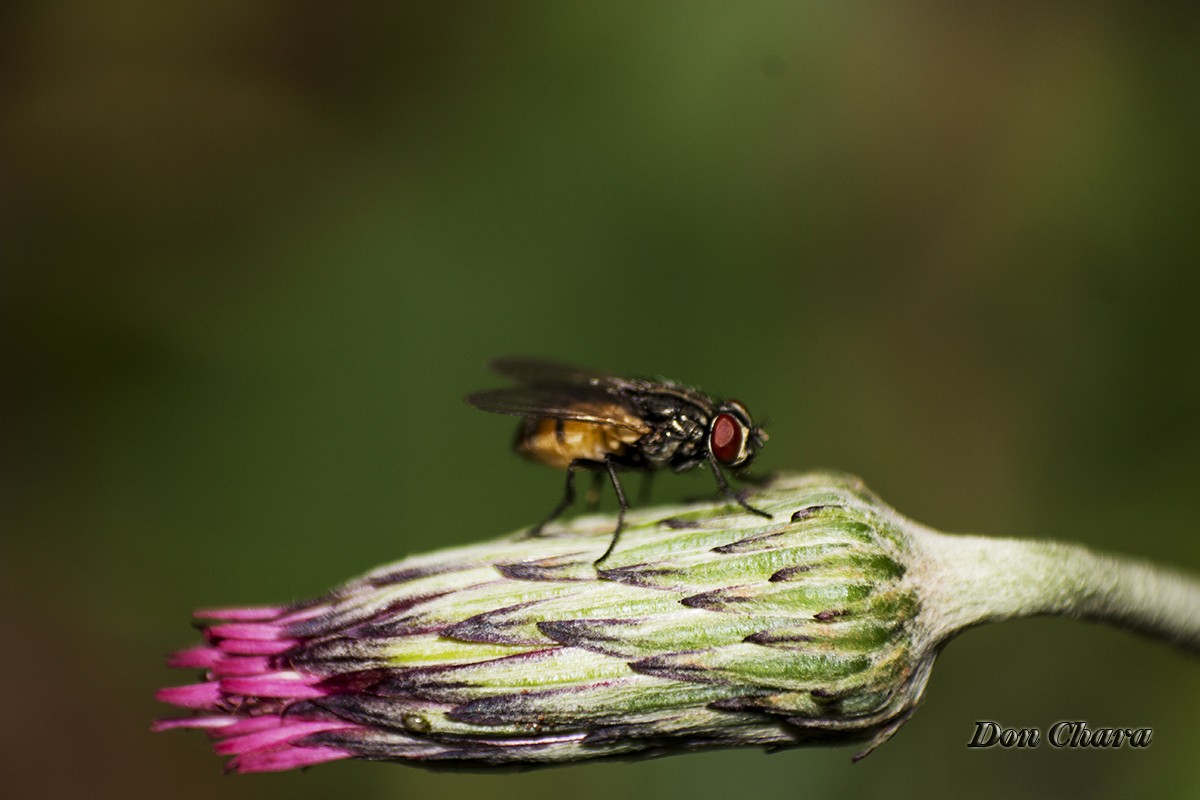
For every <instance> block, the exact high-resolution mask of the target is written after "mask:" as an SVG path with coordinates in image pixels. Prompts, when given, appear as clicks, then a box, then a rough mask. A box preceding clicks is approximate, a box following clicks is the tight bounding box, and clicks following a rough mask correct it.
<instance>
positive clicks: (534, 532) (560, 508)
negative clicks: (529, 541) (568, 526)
mask: <svg viewBox="0 0 1200 800" xmlns="http://www.w3.org/2000/svg"><path fill="white" fill-rule="evenodd" d="M587 466H589V462H588V461H587V460H585V459H582V458H576V459H575V460H573V461H572V462H571V463H570V464H568V465H567V484H566V486H565V487H564V489H563V496H562V499H561V500H559V501H558V505H556V506H555V507H554V510H553V511H551V512H550V516H548V517H546V518H545V519H544V520H542V521H541V522H539V523H538V524H537V525H534V526H533V527H532V528H530V529H529V532H528V533H526V534H525V535H526V536H527V537H534V536H541V535H542V528H544V527H546V526H547V525H549V524H550V523H551V522H553V521H554V520H556V519H558V518H559V517H560V516H561V515H562V513H563V512H564V511H566V510H567V509H568V508H570V506H571V504H572V503H574V502H575V470H577V469H580V468H586V467H587Z"/></svg>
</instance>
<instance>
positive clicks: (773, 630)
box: [155, 474, 1200, 772]
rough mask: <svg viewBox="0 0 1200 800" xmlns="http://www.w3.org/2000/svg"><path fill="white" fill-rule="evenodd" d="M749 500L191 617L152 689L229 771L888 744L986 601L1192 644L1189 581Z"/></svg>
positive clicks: (1009, 612) (424, 562)
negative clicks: (193, 624) (191, 632)
mask: <svg viewBox="0 0 1200 800" xmlns="http://www.w3.org/2000/svg"><path fill="white" fill-rule="evenodd" d="M753 503H754V505H755V506H757V507H760V508H763V509H765V510H766V511H768V512H770V513H771V514H772V515H773V519H771V520H764V519H762V518H761V517H757V516H754V515H749V514H746V513H744V512H742V511H741V509H739V508H737V507H736V506H729V505H724V504H705V505H692V506H682V507H673V508H667V509H661V508H660V509H647V510H643V511H640V512H637V513H634V514H631V515H630V517H629V519H628V527H627V528H626V530H625V532H624V533H623V534H622V539H621V545H620V547H619V548H618V549H617V550H615V551H614V552H613V553H612V555H611V556H610V557H609V558H608V559H607V560H605V561H604V562H603V563H602V568H600V569H597V568H596V567H595V566H594V565H593V562H594V561H595V559H596V557H597V556H598V555H599V554H600V553H601V552H603V550H604V549H605V547H606V546H607V544H608V542H609V536H610V534H611V531H612V526H613V520H612V519H611V518H608V517H598V516H592V517H587V518H582V519H579V520H576V521H575V522H574V523H569V524H563V525H556V526H554V527H548V528H547V529H546V530H545V531H544V532H543V535H541V536H538V537H532V538H531V537H525V536H522V535H520V534H518V535H515V536H512V537H509V538H506V539H501V540H498V541H494V542H488V543H485V544H481V545H475V546H469V547H460V548H455V549H450V550H444V551H440V552H436V553H432V554H429V555H424V556H415V557H411V558H408V559H405V560H403V561H400V562H397V563H395V564H392V565H389V566H386V567H383V568H380V569H377V570H375V571H373V572H371V573H369V574H367V575H365V576H363V577H361V578H359V579H358V580H355V581H352V582H350V583H348V584H346V585H345V586H343V587H341V588H339V589H337V590H335V591H333V592H332V593H330V594H329V595H327V596H325V597H322V598H320V599H318V600H314V601H311V602H307V603H301V604H297V605H293V606H288V607H278V608H256V609H230V610H225V611H209V612H199V613H198V614H197V617H198V618H200V619H201V620H203V621H204V622H205V623H206V624H207V627H206V628H205V631H204V636H205V644H204V645H202V646H199V647H195V648H192V649H189V650H184V651H182V652H180V653H177V654H175V655H174V656H172V657H171V659H170V664H171V666H175V667H180V668H185V669H200V670H203V671H204V674H205V679H204V681H203V682H201V683H198V684H193V685H190V686H181V687H175V688H170V689H163V690H161V691H160V692H159V695H158V696H159V698H160V699H161V700H163V701H164V702H167V703H171V704H174V705H176V706H181V707H183V708H187V709H193V710H194V711H195V712H196V714H195V715H194V716H191V717H185V718H181V719H173V720H164V721H160V722H159V723H157V724H156V726H155V727H156V729H158V730H164V729H170V728H180V727H191V728H202V729H205V730H207V731H208V732H209V734H210V736H212V737H213V738H214V739H215V744H214V748H215V750H216V751H217V752H218V753H220V754H223V755H230V756H232V757H233V758H232V760H231V761H230V763H229V768H230V769H232V770H235V771H240V772H258V771H270V770H281V769H288V768H292V767H300V766H306V765H310V764H315V763H319V762H322V761H331V760H336V759H341V758H366V759H394V760H407V761H414V762H420V763H425V764H453V763H460V764H461V763H464V762H465V763H474V764H496V765H501V764H527V765H528V764H552V763H562V762H568V761H574V760H579V759H586V758H596V757H604V756H635V755H657V754H662V753H666V752H673V751H679V750H694V749H699V748H705V747H716V746H739V745H757V746H763V747H772V748H776V747H787V746H793V745H799V744H807V743H835V742H842V741H865V742H867V744H866V747H865V749H863V750H861V751H860V752H859V754H858V757H861V756H862V755H865V754H866V753H867V752H869V751H870V750H871V749H873V748H874V747H876V746H877V745H878V744H879V743H880V742H882V741H884V740H886V739H887V738H888V737H889V736H891V734H892V733H894V732H895V730H896V729H897V728H899V726H900V725H902V724H903V722H904V721H905V720H906V719H907V718H908V717H909V715H911V714H912V712H913V710H914V709H915V708H916V707H917V705H918V704H919V703H920V701H921V695H922V692H923V691H924V688H925V685H926V681H927V679H928V677H929V671H930V668H931V667H932V664H933V661H934V658H935V656H936V654H937V652H938V651H939V649H940V648H941V646H942V645H943V644H944V643H945V642H946V641H947V640H948V639H949V638H951V637H952V636H954V635H955V634H956V633H958V632H959V631H961V630H962V629H964V628H965V627H969V626H971V625H975V624H978V623H980V622H985V621H991V620H998V619H1007V618H1011V617H1014V616H1027V615H1030V614H1041V613H1062V614H1073V615H1077V616H1087V617H1092V618H1096V619H1105V620H1108V621H1112V622H1116V623H1118V624H1123V625H1126V626H1130V627H1135V628H1138V629H1140V630H1143V631H1145V632H1148V633H1152V634H1156V635H1159V636H1162V637H1164V638H1168V639H1171V640H1174V641H1176V642H1179V643H1182V644H1184V645H1185V646H1188V647H1191V648H1193V649H1200V587H1198V585H1197V584H1196V582H1195V581H1194V580H1191V579H1188V578H1184V577H1182V576H1178V575H1173V574H1170V573H1167V572H1164V571H1161V570H1155V569H1153V568H1150V567H1146V566H1142V565H1138V564H1128V563H1121V562H1118V561H1115V560H1112V559H1107V558H1103V557H1100V556H1094V555H1091V554H1090V553H1087V552H1086V551H1084V550H1082V549H1081V548H1077V547H1072V546H1067V545H1058V544H1049V543H1037V542H1018V541H1012V540H996V539H982V538H979V537H951V536H945V535H942V534H938V533H936V532H933V531H930V530H929V529H927V528H923V527H922V526H920V525H917V524H916V523H913V522H912V521H910V520H907V519H904V518H903V517H901V516H900V515H898V514H897V513H896V512H894V511H893V510H892V509H890V508H889V507H888V506H886V505H885V504H884V503H882V502H881V501H880V500H879V499H878V498H876V497H875V496H874V495H873V494H871V493H870V492H869V491H867V490H866V489H865V487H864V486H863V485H862V483H861V482H859V481H858V480H856V479H854V478H850V477H847V476H841V475H833V474H811V475H790V476H783V477H779V478H776V479H775V480H773V481H772V482H771V483H770V484H768V485H767V486H765V487H763V488H761V489H758V490H756V491H755V492H754V498H753Z"/></svg>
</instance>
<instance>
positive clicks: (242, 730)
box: [219, 715, 283, 737]
mask: <svg viewBox="0 0 1200 800" xmlns="http://www.w3.org/2000/svg"><path fill="white" fill-rule="evenodd" d="M231 719H232V718H231ZM282 724H283V720H281V719H280V718H279V717H276V716H274V715H267V716H262V717H239V718H238V719H237V721H236V722H233V723H232V724H230V725H227V726H225V727H224V728H222V729H221V730H220V731H219V733H220V735H221V736H222V737H229V736H241V735H243V734H246V733H257V732H258V731H265V730H267V729H268V728H278V727H279V726H280V725H282Z"/></svg>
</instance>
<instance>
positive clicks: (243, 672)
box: [210, 656, 272, 678]
mask: <svg viewBox="0 0 1200 800" xmlns="http://www.w3.org/2000/svg"><path fill="white" fill-rule="evenodd" d="M271 669H272V668H271V664H270V661H269V660H268V659H267V657H266V656H223V657H222V658H221V660H220V661H219V662H218V663H216V664H214V665H213V666H212V668H211V670H210V671H211V672H212V677H216V678H241V677H246V676H248V675H262V674H263V673H265V672H270V671H271Z"/></svg>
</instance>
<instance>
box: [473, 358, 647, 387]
mask: <svg viewBox="0 0 1200 800" xmlns="http://www.w3.org/2000/svg"><path fill="white" fill-rule="evenodd" d="M488 367H489V368H490V369H491V370H492V371H493V372H495V373H497V374H499V375H503V376H504V377H506V378H512V379H513V380H514V381H516V382H517V383H530V384H556V383H561V384H568V385H571V386H611V387H624V386H630V385H632V384H633V383H635V381H631V380H629V379H628V378H622V377H619V376H617V375H613V374H612V373H609V372H604V371H603V370H598V369H587V368H586V367H576V366H573V365H571V364H563V363H561V362H558V361H547V360H545V359H541V358H527V357H525V356H506V357H504V358H496V359H493V360H491V361H489V362H488Z"/></svg>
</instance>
